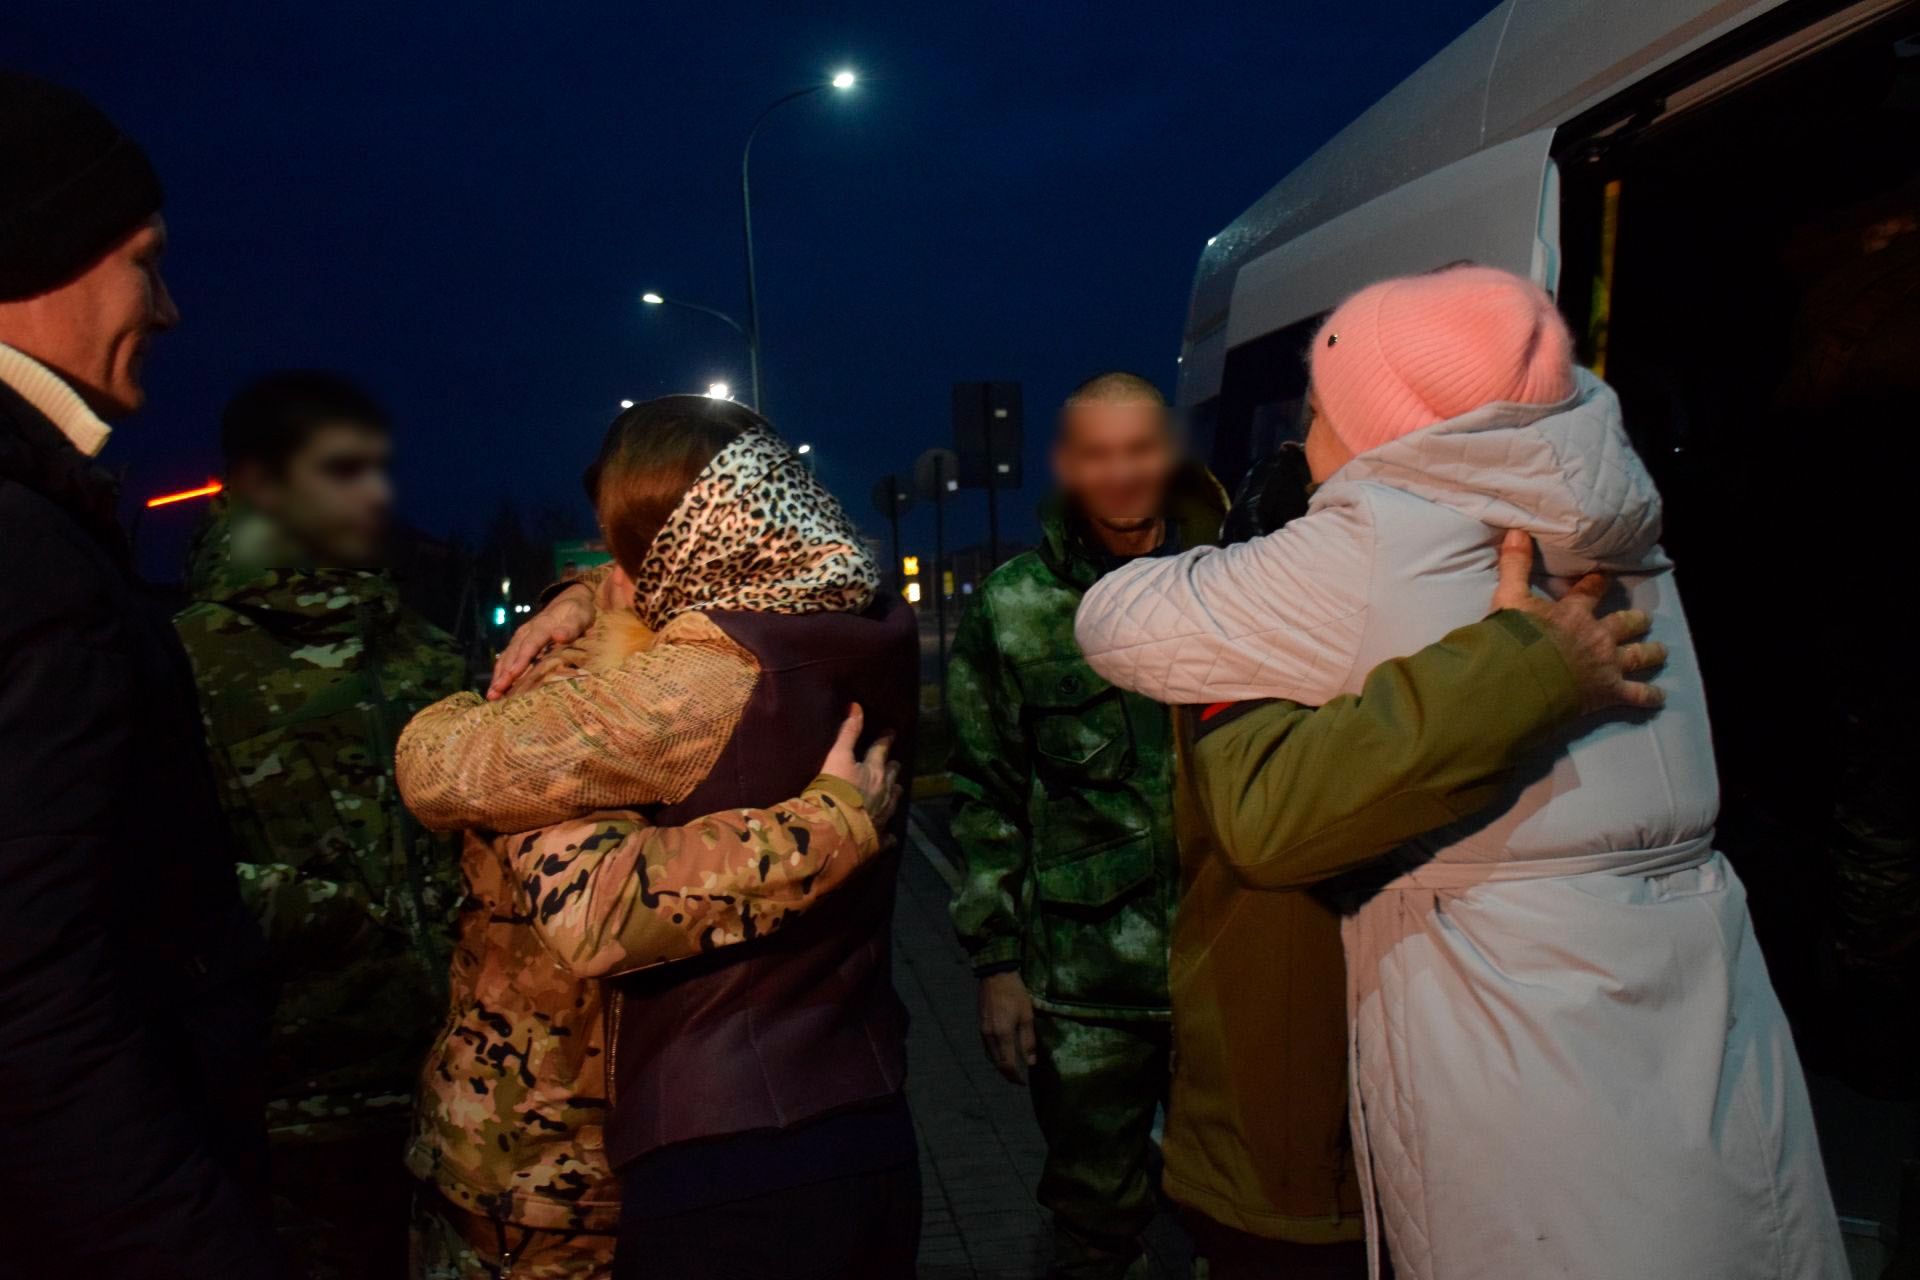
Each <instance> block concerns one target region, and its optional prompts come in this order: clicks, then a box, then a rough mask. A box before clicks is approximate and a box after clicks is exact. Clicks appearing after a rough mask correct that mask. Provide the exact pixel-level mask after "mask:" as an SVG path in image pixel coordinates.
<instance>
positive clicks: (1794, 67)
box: [1179, 0, 1920, 1275]
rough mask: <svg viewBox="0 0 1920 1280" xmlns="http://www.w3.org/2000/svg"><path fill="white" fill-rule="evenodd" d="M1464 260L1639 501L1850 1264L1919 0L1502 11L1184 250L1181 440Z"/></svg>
mask: <svg viewBox="0 0 1920 1280" xmlns="http://www.w3.org/2000/svg"><path fill="white" fill-rule="evenodd" d="M1461 260H1474V261H1478V262H1484V263H1489V264H1493V265H1497V266H1502V267H1506V268H1508V269H1510V270H1513V271H1517V272H1521V273H1524V274H1527V275H1530V276H1531V277H1532V278H1533V279H1535V280H1537V281H1539V282H1540V283H1541V284H1542V285H1544V286H1545V287H1546V288H1548V289H1549V290H1550V291H1552V292H1553V293H1554V294H1555V295H1556V297H1557V298H1558V299H1559V302H1560V305H1561V309H1562V311H1563V312H1564V313H1565V315H1566V317H1567V319H1568V320H1569V321H1570V322H1571V324H1572V325H1573V329H1574V332H1575V335H1576V337H1577V338H1578V339H1579V342H1580V350H1581V358H1582V360H1583V361H1584V362H1585V363H1587V364H1589V365H1590V366H1591V367H1593V368H1594V369H1596V370H1597V371H1599V372H1600V373H1602V374H1603V375H1604V376H1605V377H1606V378H1607V379H1608V380H1609V381H1610V382H1612V383H1613V384H1614V385H1615V387H1616V388H1617V389H1618V390H1619V392H1620V395H1621V399H1622V402H1623V404H1624V406H1625V411H1626V419H1627V425H1628V427H1629V429H1630V430H1631V431H1632V433H1633V435H1634V438H1635V441H1636V444H1637V445H1638V447H1639V448H1640V450H1641V452H1642V454H1643V455H1644V456H1645V457H1646V459H1647V462H1648V464H1649V466H1650V467H1651V468H1652V469H1653V471H1654V474H1655V476H1656V477H1657V478H1658V480H1659V482H1660V485H1661V488H1662V491H1663V493H1664V494H1665V497H1666V502H1667V532H1666V539H1665V541H1666V544H1667V547H1668V549H1669V550H1670V551H1671V552H1672V553H1673V555H1674V558H1675V560H1676V562H1677V563H1678V565H1679V572H1680V578H1679V580H1680V582H1681V583H1682V585H1683V589H1684V590H1685V591H1686V593H1687V599H1688V612H1689V615H1690V617H1691V620H1692V622H1693V625H1694V630H1695V632H1696V636H1697V640H1698V643H1699V648H1700V652H1701V657H1702V661H1703V663H1704V665H1705V671H1706V676H1707V682H1708V692H1709V696H1710V699H1711V702H1712V710H1713V716H1714V727H1715V738H1716V750H1717V754H1718V758H1719V762H1720V771H1721V781H1722V818H1721V825H1720V844H1721V847H1722V848H1723V849H1724V850H1725V851H1726V853H1727V854H1728V856H1729V857H1730V858H1732V859H1733V860H1734V861H1735V863H1736V865H1737V866H1738V867H1739V868H1740V871H1741V874H1742V876H1743V877H1744V878H1745V879H1746V881H1747V883H1748V885H1749V888H1750V889H1751V891H1752V898H1753V906H1754V916H1755V919H1756V922H1757V923H1758V926H1759V928H1760V932H1761V937H1762V939H1763V940H1764V942H1765V944H1766V949H1767V953H1768V960H1769V963H1770V965H1771V967H1772V970H1773V973H1774V977H1775V982H1776V985H1777V986H1778V987H1779V988H1780V991H1781V995H1782V998H1783V1000H1784V1001H1785V1002H1786V1004H1787V1007H1788V1009H1789V1012H1790V1013H1791V1014H1792V1015H1793V1016H1794V1020H1795V1026H1796V1030H1797V1033H1798V1036H1799V1042H1800V1046H1801V1051H1802V1054H1803V1056H1804V1057H1805V1058H1806V1059H1807V1062H1808V1065H1809V1067H1810V1068H1811V1070H1812V1072H1813V1073H1814V1075H1815V1077H1816V1079H1815V1091H1816V1102H1817V1105H1818V1107H1819V1109H1820V1112H1821V1121H1822V1126H1823V1142H1824V1144H1825V1146H1826V1148H1827V1155H1828V1166H1829V1169H1830V1171H1831V1172H1832V1174H1833V1179H1834V1184H1835V1193H1836V1198H1837V1199H1838V1201H1839V1203H1840V1207H1841V1212H1842V1214H1843V1216H1845V1217H1846V1218H1847V1219H1848V1222H1847V1225H1848V1227H1849V1230H1850V1232H1851V1233H1852V1238H1851V1243H1852V1244H1853V1245H1854V1246H1855V1247H1856V1249H1857V1250H1858V1251H1859V1253H1860V1262H1861V1269H1860V1272H1859V1274H1862V1275H1878V1267H1877V1266H1875V1265H1874V1264H1873V1262H1872V1260H1871V1259H1872V1257H1873V1255H1874V1254H1875V1253H1876V1251H1878V1250H1880V1249H1881V1247H1882V1246H1881V1244H1880V1240H1879V1237H1880V1236H1881V1234H1883V1233H1882V1232H1881V1230H1880V1228H1881V1226H1882V1225H1884V1227H1885V1228H1886V1229H1887V1230H1888V1231H1889V1232H1890V1230H1891V1228H1892V1225H1893V1222H1894V1221H1895V1219H1896V1218H1897V1217H1898V1216H1899V1208H1898V1201H1899V1199H1900V1194H1899V1192H1900V1188H1899V1184H1900V1182H1901V1175H1900V1172H1899V1171H1900V1166H1901V1161H1902V1159H1903V1158H1905V1159H1908V1160H1909V1161H1911V1159H1912V1157H1913V1156H1914V1155H1915V1130H1916V1107H1915V1103H1914V1098H1915V1094H1916V1092H1920V1066H1917V1065H1916V1064H1915V1061H1914V1058H1913V1056H1912V1052H1911V1050H1910V1049H1904V1050H1903V1049H1897V1048H1896V1047H1895V1046H1896V1045H1904V1044H1907V1043H1909V1042H1910V1039H1911V1032H1910V1028H1911V1025H1912V1021H1913V1018H1912V1012H1913V1010H1914V1009H1915V1008H1916V1007H1920V999H1917V998H1916V997H1920V981H1917V980H1916V977H1915V970H1916V965H1917V964H1920V869H1917V868H1916V865H1915V864H1916V859H1917V858H1920V852H1916V844H1915V827H1916V824H1915V818H1914V804H1915V797H1916V794H1917V793H1920V761H1917V760H1916V751H1915V743H1916V741H1920V723H1917V722H1916V721H1917V720H1920V697H1917V696H1916V683H1920V682H1917V681H1916V671H1920V652H1916V650H1920V646H1916V644H1915V643H1914V642H1913V640H1912V639H1911V638H1910V637H1911V636H1912V634H1913V633H1912V631H1911V630H1910V628H1911V626H1912V624H1911V623H1908V622H1906V621H1905V619H1906V618H1908V617H1910V616H1911V615H1912V613H1913V608H1912V606H1911V604H1910V603H1909V602H1908V597H1909V596H1910V594H1911V592H1910V591H1909V590H1908V588H1907V583H1908V582H1909V581H1910V580H1911V579H1912V578H1913V576H1914V573H1915V570H1916V566H1915V565H1914V563H1913V560H1914V557H1915V553H1916V550H1920V537H1916V536H1915V527H1914V526H1915V521H1916V520H1920V487H1916V478H1917V477H1920V469H1917V468H1916V465H1915V464H1916V461H1920V445H1917V443H1916V442H1917V441H1920V3H1915V2H1914V0H1903V2H1897V3H1896V2H1893V0H1863V2H1861V3H1854V4H1847V3H1833V2H1831V0H1829V2H1827V3H1807V2H1799V0H1787V2H1786V3H1780V2H1778V0H1771V2H1770V0H1717V2H1716V0H1506V3H1503V4H1501V5H1499V7H1497V8H1496V9H1494V10H1493V12H1491V13H1489V14H1488V15H1487V16H1486V17H1485V18H1483V19H1482V20H1481V21H1480V22H1478V23H1476V24H1475V25H1474V26H1473V27H1472V28H1470V29H1469V30H1468V31H1467V32H1466V33H1465V34H1463V35H1461V36H1460V37H1459V38H1458V39H1457V40H1455V41H1454V42H1453V43H1452V44H1451V45H1449V46H1447V48H1445V49H1444V50H1442V51H1441V52H1440V53H1439V54H1438V55H1436V56H1435V57H1434V58H1433V59H1432V60H1431V61H1430V62H1428V63H1427V64H1426V65H1425V66H1424V67H1422V68H1420V69H1419V70H1418V71H1416V72H1415V73H1414V74H1413V75H1411V76H1409V77H1408V78H1407V80H1406V81H1405V82H1404V83H1402V84H1401V85H1400V86H1399V87H1398V88H1396V89H1394V90H1393V91H1392V92H1391V93H1389V94H1388V95H1387V96H1386V97H1384V98H1382V99H1381V100H1380V101H1379V102H1378V103H1377V104H1375V105H1374V106H1373V107H1372V108H1371V109H1369V110H1368V111H1367V112H1366V113H1365V114H1363V115H1362V116H1361V117H1360V118H1359V119H1357V120H1355V121H1354V122H1353V123H1352V124H1350V125H1349V126H1347V128H1345V129H1344V130H1342V131H1341V132H1340V133H1339V134H1337V135H1335V137H1334V138H1333V139H1332V140H1331V141H1329V142H1328V143H1327V144H1326V145H1325V146H1324V147H1322V148H1321V149H1320V150H1319V151H1318V152H1316V153H1315V154H1314V155H1313V156H1311V157H1310V158H1309V159H1308V160H1307V161H1306V162H1305V163H1303V164H1301V165H1300V166H1299V167H1298V168H1297V169H1295V170H1294V171H1293V172H1292V173H1291V174H1289V175H1287V176H1286V177H1285V178H1284V179H1283V180H1282V181H1281V182H1280V183H1279V184H1278V185H1277V186H1275V187H1274V188H1273V189H1272V190H1271V191H1269V192H1268V193H1267V194H1266V195H1265V196H1264V197H1263V198H1262V199H1261V200H1260V201H1259V202H1258V203H1256V204H1255V205H1254V206H1253V207H1252V208H1250V209H1248V210H1247V211H1246V212H1245V213H1244V214H1242V215H1241V216H1240V217H1239V218H1237V219H1236V220H1234V222H1233V223H1232V224H1230V225H1229V226H1227V227H1226V228H1225V229H1223V230H1222V231H1220V232H1219V233H1218V234H1217V235H1215V236H1214V237H1213V238H1211V239H1210V240H1209V241H1208V242H1207V245H1206V248H1205V249H1204V251H1203V252H1202V254H1201V257H1200V263H1199V268H1198V271H1197V273H1196V276H1195V280H1194V286H1193V294H1192V300H1191V304H1190V307H1189V310H1188V316H1187V324H1186V329H1185V335H1184V341H1183V344H1182V348H1181V360H1180V370H1179V402H1180V404H1181V406H1182V408H1183V410H1184V412H1185V416H1186V418H1187V421H1188V424H1189V429H1190V431H1191V432H1192V436H1193V441H1194V445H1195V447H1196V449H1197V450H1198V451H1199V452H1200V453H1201V455H1202V456H1203V457H1205V458H1207V459H1208V460H1210V461H1211V462H1212V464H1213V466H1214V468H1215V470H1216V471H1217V472H1218V473H1219V475H1220V477H1221V479H1222V480H1223V481H1224V482H1225V483H1226V484H1227V485H1228V487H1229V488H1230V489H1231V488H1233V487H1234V486H1235V484H1236V483H1237V481H1238V480H1239V478H1240V477H1241V475H1242V474H1243V473H1244V472H1245V470H1246V468H1247V467H1248V465H1249V464H1250V462H1252V461H1253V460H1255V459H1257V458H1259V457H1261V456H1263V455H1265V454H1266V453H1268V452H1269V451H1271V450H1272V449H1273V448H1274V447H1275V446H1276V445H1277V444H1278V443H1279V442H1281V441H1282V440H1284V439H1286V438H1288V437H1290V436H1292V435H1294V434H1295V433H1297V432H1298V430H1299V429H1300V410H1301V402H1302V398H1303V395H1304V393H1305V383H1306V368H1305V364H1304V358H1303V357H1304V351H1305V344H1306V341H1307V339H1308V338H1309V337H1310V335H1311V334H1312V332H1313V330H1314V328H1315V327H1316V325H1317V324H1318V322H1319V319H1320V317H1321V316H1322V315H1324V313H1325V312H1326V311H1327V310H1328V309H1329V308H1330V307H1332V306H1333V305H1334V304H1335V303H1336V302H1338V301H1339V300H1340V299H1341V298H1342V297H1344V296H1345V295H1346V294H1348V293H1350V292H1352V291H1353V290H1355V289H1357V288H1359V287H1360V286H1362V285H1365V284H1367V283H1369V282H1370V281H1373V280H1376V279H1379V278H1381V277H1383V276H1389V275H1395V274H1401V273H1405V272H1412V271H1423V270H1428V269H1431V268H1434V267H1439V266H1443V265H1445V264H1447V263H1451V262H1457V261H1461ZM1896 618H1898V619H1901V621H1899V622H1896V621H1895V619H1896ZM1916 1167H1920V1166H1916ZM1907 1181H1908V1182H1909V1183H1910V1184H1913V1183H1920V1175H1916V1174H1915V1173H1914V1172H1913V1171H1912V1170H1911V1169H1910V1170H1909V1172H1908V1174H1907ZM1916 1191H1920V1187H1916V1186H1913V1185H1910V1186H1909V1187H1908V1190H1907V1195H1908V1196H1909V1201H1908V1204H1907V1208H1906V1216H1907V1217H1908V1220H1909V1221H1910V1222H1911V1221H1915V1220H1917V1219H1920V1203H1915V1199H1916V1198H1920V1197H1916ZM1907 1248H1908V1249H1920V1240H1910V1241H1908V1242H1907ZM1902 1274H1909V1273H1907V1272H1902Z"/></svg>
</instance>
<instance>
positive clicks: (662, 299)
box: [640, 289, 760, 409]
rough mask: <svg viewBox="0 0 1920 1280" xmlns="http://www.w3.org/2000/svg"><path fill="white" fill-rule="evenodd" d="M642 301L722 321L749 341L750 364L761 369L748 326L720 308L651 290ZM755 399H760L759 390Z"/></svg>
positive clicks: (642, 295) (643, 296)
mask: <svg viewBox="0 0 1920 1280" xmlns="http://www.w3.org/2000/svg"><path fill="white" fill-rule="evenodd" d="M640 301H642V302H644V303H646V304H647V305H648V306H650V307H680V308H682V309H683V310H686V311H698V312H699V313H700V314H701V315H703V316H712V317H713V318H714V319H715V320H718V321H721V322H722V323H723V324H725V325H726V326H727V327H728V328H729V329H732V330H733V331H734V332H735V333H737V334H739V335H740V336H741V337H743V338H745V339H746V340H747V360H748V363H749V364H751V365H753V367H754V368H758V367H759V364H758V360H759V356H758V355H757V354H756V348H757V347H758V345H759V344H758V343H756V342H755V341H754V337H753V333H752V331H751V330H749V329H748V328H747V326H746V325H743V324H741V323H740V322H739V321H738V320H735V319H734V318H733V317H732V316H730V315H728V314H727V313H726V312H724V311H722V310H720V309H719V308H718V307H709V306H705V305H703V304H701V303H698V302H688V301H687V300H686V299H685V298H669V297H667V296H666V295H665V294H663V293H655V292H654V291H653V290H651V289H649V290H647V291H646V292H645V293H643V294H641V295H640ZM755 399H756V400H757V399H758V392H757V389H756V393H755ZM759 407H760V406H759V405H758V404H757V403H756V404H755V405H754V408H756V409H757V408H759Z"/></svg>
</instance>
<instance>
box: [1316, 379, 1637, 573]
mask: <svg viewBox="0 0 1920 1280" xmlns="http://www.w3.org/2000/svg"><path fill="white" fill-rule="evenodd" d="M1365 481H1376V482H1378V483H1381V484H1385V485H1388V486H1390V487H1392V488H1395V489H1400V490H1403V491H1404V492H1407V493H1411V494H1414V495H1415V496H1417V497H1421V498H1425V499H1426V500H1427V501H1429V502H1433V503H1437V504H1439V505H1441V506H1445V507H1450V508H1452V509H1453V510H1455V511H1458V512H1460V513H1461V514H1463V515H1467V516H1471V517H1472V518H1473V519H1475V520H1478V521H1480V522H1481V523H1483V524H1486V525H1490V526H1492V527H1494V528H1502V529H1509V528H1518V529H1525V530H1527V531H1528V532H1529V533H1531V534H1533V536H1534V538H1535V539H1536V540H1537V541H1538V542H1539V543H1540V547H1541V551H1542V554H1543V558H1544V560H1545V564H1546V568H1547V571H1548V572H1549V573H1553V574H1557V575H1562V576H1566V575H1572V574H1579V573H1585V572H1587V571H1588V570H1590V569H1596V568H1605V569H1624V568H1636V567H1640V566H1642V565H1644V564H1645V562H1646V560H1647V557H1648V555H1649V554H1650V553H1651V551H1652V549H1653V547H1654V545H1655V544H1656V543H1658V542H1659V540H1660V522H1661V505H1660V493H1659V490H1658V489H1657V488H1656V487H1655V486H1654V483H1653V477H1652V476H1650V475H1649V474H1647V468H1646V464H1644V463H1643V462H1641V461H1640V457H1639V455H1638V454H1636V453H1635V452H1634V451H1633V444H1632V442H1631V441H1630V440H1629V439H1628V437H1627V432H1626V426H1625V424H1624V423H1623V422H1622V421H1621V418H1620V401H1619V399H1618V398H1617V397H1616V396H1615V395H1614V393H1613V389H1612V388H1611V387H1609V386H1607V385H1606V384H1605V383H1603V382H1601V381H1599V380H1598V379H1597V378H1595V377H1594V376H1593V375H1592V374H1590V373H1587V372H1585V371H1584V370H1583V371H1581V373H1580V378H1579V390H1578V392H1577V393H1576V394H1575V396H1574V399H1573V402H1572V404H1571V405H1570V406H1569V407H1564V408H1562V407H1554V408H1550V409H1545V410H1543V409H1539V408H1534V407H1530V406H1524V405H1489V406H1487V407H1486V408H1484V409H1479V410H1476V411H1474V412H1473V413H1470V414H1466V415H1465V416H1463V417H1459V418H1455V419H1454V420H1452V421H1451V422H1443V423H1440V424H1438V425H1437V426H1433V427H1429V428H1427V429H1426V430H1425V431H1417V432H1415V433H1414V434H1412V435H1410V436H1405V437H1402V438H1401V439H1399V440H1396V441H1394V442H1393V443H1391V444H1388V445H1383V446H1382V447H1380V448H1378V449H1375V450H1373V451H1371V452H1369V453H1366V454H1363V455H1362V456H1360V457H1358V458H1355V459H1354V460H1353V461H1352V462H1350V463H1348V464H1347V465H1346V466H1345V467H1343V468H1342V469H1341V471H1340V474H1339V475H1338V476H1337V477H1335V479H1334V480H1333V482H1332V483H1330V484H1329V485H1328V486H1327V487H1328V489H1334V488H1337V487H1343V486H1345V485H1348V484H1358V483H1362V482H1365Z"/></svg>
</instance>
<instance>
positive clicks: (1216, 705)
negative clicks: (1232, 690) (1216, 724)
mask: <svg viewBox="0 0 1920 1280" xmlns="http://www.w3.org/2000/svg"><path fill="white" fill-rule="evenodd" d="M1238 705H1239V704H1238V703H1235V702H1209V703H1208V704H1207V705H1206V706H1204V707H1202V708H1201V709H1200V722H1201V723H1202V724H1205V723H1206V722H1207V721H1209V720H1211V719H1213V718H1214V717H1215V716H1217V715H1219V714H1220V713H1221V712H1222V711H1225V710H1226V709H1227V708H1228V707H1233V706H1238Z"/></svg>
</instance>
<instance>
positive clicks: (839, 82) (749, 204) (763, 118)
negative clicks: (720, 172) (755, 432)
mask: <svg viewBox="0 0 1920 1280" xmlns="http://www.w3.org/2000/svg"><path fill="white" fill-rule="evenodd" d="M858 82H859V78H858V77H857V76H855V75H854V73H853V72H851V71H836V72H834V73H833V77H832V79H830V80H825V81H822V82H821V83H819V84H810V85H808V86H807V87H806V88H804V89H795V90H794V91H793V92H792V93H789V94H787V95H785V96H784V97H780V98H775V99H774V100H773V101H772V102H770V103H768V104H767V105H766V107H765V108H764V109H763V110H762V111H761V112H760V114H759V115H758V116H756V117H755V118H754V121H753V127H752V128H751V129H749V130H747V143H746V145H745V146H744V147H742V148H740V236H741V240H742V242H743V243H744V244H745V246H746V251H747V329H746V334H747V357H748V361H749V363H750V364H751V366H752V372H753V407H754V408H755V409H756V410H758V411H759V412H761V413H765V412H766V401H765V398H764V394H763V392H762V390H761V385H760V294H759V288H758V282H757V281H756V280H755V279H754V271H753V181H752V173H751V170H752V163H753V140H754V139H755V138H756V137H758V136H759V135H760V129H761V126H763V125H764V124H766V122H767V117H768V116H770V115H772V114H773V113H774V112H776V111H778V110H779V109H780V108H781V107H784V106H786V105H787V104H788V103H789V102H798V101H799V100H800V99H802V98H809V97H812V96H813V95H814V94H816V93H819V92H820V91H821V90H822V89H833V90H836V91H838V92H841V93H845V92H846V91H847V90H849V89H851V88H853V86H854V85H855V84H857V83H858Z"/></svg>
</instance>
